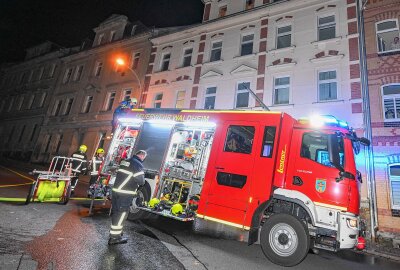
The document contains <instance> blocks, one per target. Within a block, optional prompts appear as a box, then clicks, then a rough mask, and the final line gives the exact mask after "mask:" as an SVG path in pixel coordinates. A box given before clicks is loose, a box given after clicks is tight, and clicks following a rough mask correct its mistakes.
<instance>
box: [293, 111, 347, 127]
mask: <svg viewBox="0 0 400 270" xmlns="http://www.w3.org/2000/svg"><path fill="white" fill-rule="evenodd" d="M299 121H300V122H307V123H309V124H311V125H312V126H314V127H323V126H331V127H341V128H345V129H348V130H349V129H350V128H349V125H348V124H347V122H345V121H343V120H339V119H337V118H336V117H334V116H333V115H314V116H311V117H309V118H301V119H300V120H299Z"/></svg>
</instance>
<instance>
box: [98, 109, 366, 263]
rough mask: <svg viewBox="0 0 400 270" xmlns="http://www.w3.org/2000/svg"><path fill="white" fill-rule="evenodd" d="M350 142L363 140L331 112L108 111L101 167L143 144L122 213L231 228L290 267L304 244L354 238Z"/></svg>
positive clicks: (350, 244)
mask: <svg viewBox="0 0 400 270" xmlns="http://www.w3.org/2000/svg"><path fill="white" fill-rule="evenodd" d="M360 143H362V144H367V143H368V140H366V139H364V138H357V136H356V134H355V133H354V132H353V131H352V130H351V129H350V128H349V127H348V126H347V124H346V123H345V122H343V121H340V120H337V119H336V118H335V117H333V116H324V117H322V116H320V117H315V118H310V119H300V120H295V119H293V118H292V117H291V116H289V115H288V114H286V113H280V112H270V111H218V110H215V111H214V110H213V111H206V110H176V109H133V110H129V112H127V113H125V114H124V115H120V116H119V118H118V125H117V127H116V130H115V132H114V136H113V139H112V142H111V145H110V149H109V151H108V155H107V157H106V161H105V165H104V167H103V173H105V174H107V173H110V172H113V171H115V168H117V167H118V163H119V161H120V160H121V159H123V158H129V157H130V156H131V155H132V154H133V153H134V152H135V151H137V150H139V149H142V150H146V151H147V152H148V157H147V158H146V160H145V161H144V167H145V168H146V174H145V176H146V177H145V178H146V184H145V185H144V186H143V187H141V188H140V189H139V191H138V197H137V198H135V199H134V202H133V204H132V207H131V213H130V218H132V219H135V218H142V217H143V216H144V215H145V214H147V213H153V214H158V215H163V216H166V217H170V218H174V219H177V220H181V221H192V220H194V219H204V220H209V221H214V222H218V223H222V224H225V225H229V226H233V227H237V228H240V229H242V230H244V231H247V233H248V243H249V244H252V243H255V242H257V241H259V242H260V245H261V247H262V250H263V252H264V254H265V256H266V257H267V258H268V259H270V260H271V261H272V262H274V263H276V264H279V265H284V266H293V265H296V264H298V263H300V262H301V261H302V260H303V259H304V258H305V257H306V255H307V253H308V251H309V249H326V250H331V251H337V250H339V249H351V248H354V247H356V246H357V245H358V244H359V245H361V243H359V242H362V241H363V239H362V238H361V237H360V233H359V232H360V220H359V203H360V197H359V186H360V182H361V177H360V174H359V172H358V171H357V170H356V166H355V161H354V155H355V154H357V153H358V152H359V149H360ZM111 178H112V175H111ZM111 182H112V181H111Z"/></svg>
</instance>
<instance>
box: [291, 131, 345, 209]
mask: <svg viewBox="0 0 400 270" xmlns="http://www.w3.org/2000/svg"><path fill="white" fill-rule="evenodd" d="M293 135H294V136H293V141H292V145H293V146H294V147H293V149H291V152H290V157H289V169H288V172H287V176H286V188H288V189H290V190H297V191H300V192H302V193H304V194H305V195H307V196H308V197H309V198H310V199H311V200H312V201H314V202H315V203H316V204H317V205H330V206H331V207H335V208H338V209H344V208H346V209H347V203H348V202H347V200H348V192H349V190H348V189H349V187H348V185H349V181H348V179H343V180H341V181H336V180H337V178H338V176H339V170H338V169H336V168H335V167H333V165H331V163H330V161H329V154H328V135H327V134H324V133H320V132H315V131H311V130H310V131H307V130H299V129H298V130H295V131H294V134H293ZM341 146H343V144H341ZM339 153H340V157H341V160H342V162H345V157H344V152H343V148H341V149H339Z"/></svg>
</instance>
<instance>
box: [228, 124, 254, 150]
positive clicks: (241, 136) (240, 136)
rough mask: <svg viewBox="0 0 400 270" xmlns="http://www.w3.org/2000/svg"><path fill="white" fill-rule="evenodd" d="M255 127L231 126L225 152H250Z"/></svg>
mask: <svg viewBox="0 0 400 270" xmlns="http://www.w3.org/2000/svg"><path fill="white" fill-rule="evenodd" d="M254 132H255V128H254V127H252V126H229V128H228V132H227V135H226V140H225V147H224V151H225V152H235V153H242V154H250V153H251V149H252V147H253V139H254Z"/></svg>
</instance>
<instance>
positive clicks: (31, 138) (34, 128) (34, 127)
mask: <svg viewBox="0 0 400 270" xmlns="http://www.w3.org/2000/svg"><path fill="white" fill-rule="evenodd" d="M37 126H38V125H37V124H35V125H34V126H33V129H32V133H31V137H30V139H29V141H31V142H32V141H33V139H34V138H35V134H36V130H37Z"/></svg>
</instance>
